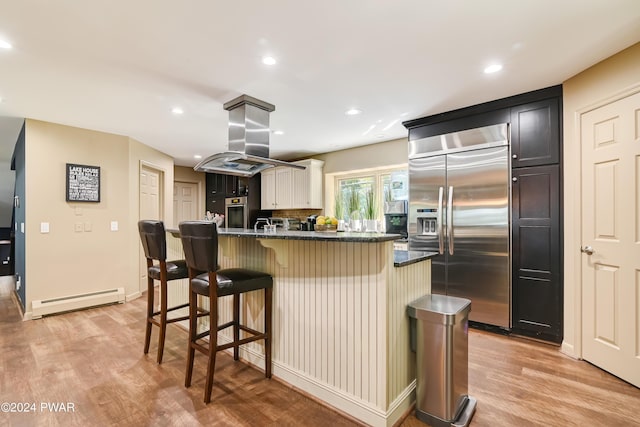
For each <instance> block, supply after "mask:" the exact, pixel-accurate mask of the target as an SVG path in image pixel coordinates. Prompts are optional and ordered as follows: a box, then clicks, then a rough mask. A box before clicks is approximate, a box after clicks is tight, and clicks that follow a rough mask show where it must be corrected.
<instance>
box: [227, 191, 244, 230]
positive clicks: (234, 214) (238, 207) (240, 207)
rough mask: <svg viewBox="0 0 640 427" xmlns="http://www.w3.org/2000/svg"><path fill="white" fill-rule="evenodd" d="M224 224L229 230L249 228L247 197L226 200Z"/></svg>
mask: <svg viewBox="0 0 640 427" xmlns="http://www.w3.org/2000/svg"><path fill="white" fill-rule="evenodd" d="M224 223H225V227H227V228H249V213H248V209H247V198H246V197H227V198H226V199H225V200H224Z"/></svg>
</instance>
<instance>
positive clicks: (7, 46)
mask: <svg viewBox="0 0 640 427" xmlns="http://www.w3.org/2000/svg"><path fill="white" fill-rule="evenodd" d="M12 47H13V46H11V43H9V42H8V41H6V40H0V49H11V48H12Z"/></svg>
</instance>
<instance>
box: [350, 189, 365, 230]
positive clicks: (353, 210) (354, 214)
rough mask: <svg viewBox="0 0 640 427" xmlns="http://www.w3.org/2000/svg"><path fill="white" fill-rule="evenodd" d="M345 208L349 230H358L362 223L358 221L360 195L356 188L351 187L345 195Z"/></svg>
mask: <svg viewBox="0 0 640 427" xmlns="http://www.w3.org/2000/svg"><path fill="white" fill-rule="evenodd" d="M347 209H348V213H349V225H350V227H351V231H360V229H361V228H362V223H361V221H360V197H359V195H358V191H357V190H353V189H352V190H351V191H349V195H348V196H347Z"/></svg>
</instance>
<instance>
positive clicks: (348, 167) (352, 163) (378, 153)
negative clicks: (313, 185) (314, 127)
mask: <svg viewBox="0 0 640 427" xmlns="http://www.w3.org/2000/svg"><path fill="white" fill-rule="evenodd" d="M408 150H409V147H408V143H407V138H401V139H394V140H392V141H386V142H381V143H378V144H370V145H363V146H360V147H355V148H350V149H347V150H340V151H333V152H331V153H324V154H319V155H315V156H313V158H314V159H318V160H323V161H324V169H323V172H324V173H325V174H332V173H338V172H347V171H353V170H358V169H369V168H379V167H386V166H397V165H406V164H407V158H408V155H409V151H408Z"/></svg>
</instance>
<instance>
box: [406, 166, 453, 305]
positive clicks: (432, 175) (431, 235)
mask: <svg viewBox="0 0 640 427" xmlns="http://www.w3.org/2000/svg"><path fill="white" fill-rule="evenodd" d="M445 185H446V157H445V156H433V157H423V158H419V159H411V160H409V194H410V199H409V221H408V226H407V228H408V232H409V248H410V249H411V250H422V251H430V252H438V253H440V254H441V255H437V256H435V257H433V258H431V290H432V292H433V293H439V294H444V293H445V292H446V277H445V274H446V269H445V265H446V255H445V252H444V246H445V243H446V242H445V240H446V238H445V235H444V232H445V228H446V224H444V218H445V209H444V188H445Z"/></svg>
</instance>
